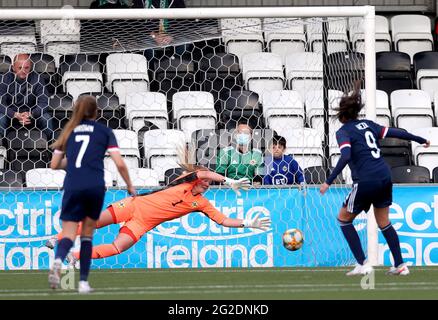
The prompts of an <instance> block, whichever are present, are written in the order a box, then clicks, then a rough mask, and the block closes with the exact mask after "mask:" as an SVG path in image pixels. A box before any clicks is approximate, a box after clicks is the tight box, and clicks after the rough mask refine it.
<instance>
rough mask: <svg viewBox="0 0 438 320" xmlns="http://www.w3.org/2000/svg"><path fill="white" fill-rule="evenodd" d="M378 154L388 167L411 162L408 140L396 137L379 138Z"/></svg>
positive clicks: (406, 164) (405, 164) (407, 164)
mask: <svg viewBox="0 0 438 320" xmlns="http://www.w3.org/2000/svg"><path fill="white" fill-rule="evenodd" d="M379 145H380V154H381V155H382V157H383V159H384V160H385V162H386V163H387V164H388V165H389V167H391V168H392V167H399V166H409V165H411V164H412V151H411V145H410V142H409V141H407V140H403V139H398V138H388V137H386V138H383V139H380V140H379Z"/></svg>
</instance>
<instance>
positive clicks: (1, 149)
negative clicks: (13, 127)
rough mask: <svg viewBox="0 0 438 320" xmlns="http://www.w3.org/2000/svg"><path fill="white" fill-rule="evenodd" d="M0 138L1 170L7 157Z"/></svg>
mask: <svg viewBox="0 0 438 320" xmlns="http://www.w3.org/2000/svg"><path fill="white" fill-rule="evenodd" d="M1 140H2V139H0V170H3V169H4V168H5V161H6V159H7V152H6V151H7V149H6V147H4V146H3V145H2V142H1Z"/></svg>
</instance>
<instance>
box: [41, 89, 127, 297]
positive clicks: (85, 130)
mask: <svg viewBox="0 0 438 320" xmlns="http://www.w3.org/2000/svg"><path fill="white" fill-rule="evenodd" d="M96 118H97V103H96V98H94V97H91V96H82V97H79V99H78V100H77V101H76V103H75V105H74V108H73V115H72V117H71V119H70V121H69V122H68V123H67V124H66V126H65V127H64V129H63V131H62V133H61V135H60V136H59V138H58V140H57V141H56V142H55V143H54V144H53V145H52V146H51V147H52V148H53V149H54V155H53V158H52V161H51V163H50V167H51V168H52V169H65V170H66V176H65V179H64V194H63V197H62V208H61V215H60V219H61V220H62V234H63V238H62V239H61V240H60V241H59V243H58V247H57V248H56V254H55V261H54V263H53V265H52V268H51V270H50V273H49V284H50V286H51V288H53V289H56V288H57V287H58V286H59V284H60V272H61V266H62V262H63V261H64V260H65V258H66V257H67V254H68V252H69V251H70V249H71V247H72V246H73V241H74V240H75V239H76V234H77V230H78V227H79V226H80V227H81V229H82V231H81V232H80V234H81V250H80V257H81V260H80V281H79V288H78V289H79V293H89V292H91V290H92V289H91V288H90V286H89V284H88V280H87V279H88V273H89V270H90V263H91V252H92V237H93V232H94V229H95V228H96V221H97V220H98V219H99V216H100V212H101V210H102V205H103V202H104V197H105V181H104V164H103V161H104V158H105V154H106V153H107V152H108V153H109V155H110V157H111V159H112V160H113V161H114V163H115V165H116V167H117V169H118V171H119V173H120V175H121V176H122V178H123V179H124V180H125V182H126V185H127V189H128V192H129V193H130V194H131V195H135V189H134V187H133V186H132V183H131V180H130V178H129V173H128V168H127V166H126V164H125V162H124V161H123V158H122V157H121V155H120V152H119V149H118V146H117V141H116V137H115V136H114V133H113V131H112V130H111V129H110V128H107V127H105V126H104V125H102V124H100V123H98V122H96ZM79 222H81V224H80V225H79Z"/></svg>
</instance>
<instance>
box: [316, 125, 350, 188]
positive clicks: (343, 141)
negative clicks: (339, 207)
mask: <svg viewBox="0 0 438 320" xmlns="http://www.w3.org/2000/svg"><path fill="white" fill-rule="evenodd" d="M336 139H337V140H338V144H339V149H340V150H341V158H340V159H339V161H338V163H337V164H336V167H335V168H334V169H333V171H332V173H331V174H330V176H329V177H328V178H327V180H326V181H325V182H324V183H323V184H322V186H321V188H320V189H319V192H320V193H321V194H324V193H325V192H326V191H327V190H328V188H329V187H330V185H331V184H332V183H333V181H334V180H335V179H336V177H337V176H338V175H339V174H340V173H341V172H342V170H344V168H345V166H346V165H347V164H348V162H349V161H350V159H351V144H350V138H349V137H348V135H347V134H345V133H344V132H342V131H341V130H339V131H338V132H337V133H336Z"/></svg>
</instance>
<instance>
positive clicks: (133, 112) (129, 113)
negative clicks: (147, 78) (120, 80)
mask: <svg viewBox="0 0 438 320" xmlns="http://www.w3.org/2000/svg"><path fill="white" fill-rule="evenodd" d="M125 110H126V118H127V119H128V126H129V128H130V129H131V130H134V131H135V132H139V130H140V129H141V128H142V127H143V126H144V123H145V120H147V121H150V122H152V123H153V124H155V125H156V126H157V127H158V128H159V129H167V122H168V120H169V115H168V113H167V103H166V96H165V95H164V94H162V93H160V92H135V93H128V94H127V95H126V108H125Z"/></svg>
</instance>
